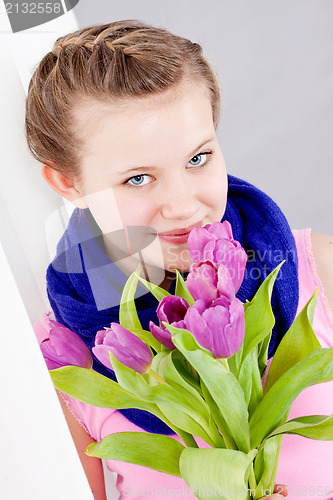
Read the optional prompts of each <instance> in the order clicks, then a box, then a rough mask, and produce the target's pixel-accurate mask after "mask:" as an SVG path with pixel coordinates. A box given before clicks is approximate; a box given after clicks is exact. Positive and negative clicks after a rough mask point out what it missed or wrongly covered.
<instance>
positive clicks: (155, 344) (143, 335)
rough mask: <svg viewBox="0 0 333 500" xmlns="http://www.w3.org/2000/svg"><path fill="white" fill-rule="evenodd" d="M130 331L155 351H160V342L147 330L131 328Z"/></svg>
mask: <svg viewBox="0 0 333 500" xmlns="http://www.w3.org/2000/svg"><path fill="white" fill-rule="evenodd" d="M131 332H132V333H134V334H135V335H136V336H137V337H138V338H139V339H140V340H142V341H143V342H144V343H145V344H147V345H149V346H150V347H152V348H153V349H154V350H155V351H156V352H160V350H161V348H162V346H161V344H160V342H159V341H158V340H157V339H155V337H154V336H153V335H152V334H151V333H150V332H149V331H148V330H142V328H141V329H140V330H135V329H132V330H131Z"/></svg>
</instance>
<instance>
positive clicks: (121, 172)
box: [116, 137, 215, 175]
mask: <svg viewBox="0 0 333 500" xmlns="http://www.w3.org/2000/svg"><path fill="white" fill-rule="evenodd" d="M214 139H215V137H210V138H209V139H206V140H204V141H203V142H202V143H201V144H200V145H199V146H198V147H196V148H195V149H194V150H193V151H192V152H191V153H190V154H189V157H190V158H193V156H195V154H196V153H197V152H198V151H200V149H201V148H202V147H203V146H204V145H205V144H207V143H208V142H211V141H213V140H214ZM197 154H198V153H197ZM151 170H157V168H156V167H133V168H129V169H128V170H124V171H118V172H116V173H117V174H120V175H125V174H130V173H131V172H150V171H151Z"/></svg>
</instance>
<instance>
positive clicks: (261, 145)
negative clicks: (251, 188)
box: [74, 0, 333, 235]
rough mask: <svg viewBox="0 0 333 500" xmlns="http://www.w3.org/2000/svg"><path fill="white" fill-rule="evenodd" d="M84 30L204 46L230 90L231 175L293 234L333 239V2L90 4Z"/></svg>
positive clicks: (83, 13)
mask: <svg viewBox="0 0 333 500" xmlns="http://www.w3.org/2000/svg"><path fill="white" fill-rule="evenodd" d="M74 14H75V16H76V18H77V20H78V23H79V25H80V26H87V25H90V24H98V23H105V22H110V21H115V20H119V19H133V18H135V19H140V20H142V21H145V22H149V23H151V24H154V25H158V26H162V27H166V28H167V29H169V30H171V31H173V32H174V33H176V34H179V35H182V36H185V37H188V38H190V39H191V40H192V41H196V42H199V43H200V44H202V46H203V48H204V52H205V54H206V57H207V58H208V60H209V61H210V62H211V63H212V65H213V66H214V67H215V69H216V71H217V73H218V76H219V79H220V84H221V89H222V102H223V107H222V120H221V124H220V127H219V138H220V143H221V146H222V150H223V152H224V156H225V159H226V163H227V167H228V171H229V172H230V173H231V174H233V175H236V176H238V177H241V178H244V179H246V180H248V181H249V182H252V183H253V184H255V185H256V186H258V187H259V188H261V189H263V190H264V191H265V192H267V193H268V194H269V195H270V196H272V198H273V199H274V200H275V201H276V202H277V203H278V204H279V205H280V207H281V208H282V210H283V211H284V212H285V214H286V216H287V218H288V219H289V222H290V225H291V226H292V227H293V228H297V229H302V228H304V227H311V228H312V230H313V231H315V232H322V233H326V234H331V235H332V234H333V223H332V213H333V197H332V187H333V173H332V170H333V169H332V160H333V141H332V132H333V91H332V89H333V64H332V62H333V1H332V0H206V1H205V2H204V1H202V0H168V1H163V2H162V1H158V0H139V1H138V0H122V1H117V2H114V1H110V0H99V1H98V2H92V1H91V0H80V2H79V3H78V5H77V6H76V7H75V8H74Z"/></svg>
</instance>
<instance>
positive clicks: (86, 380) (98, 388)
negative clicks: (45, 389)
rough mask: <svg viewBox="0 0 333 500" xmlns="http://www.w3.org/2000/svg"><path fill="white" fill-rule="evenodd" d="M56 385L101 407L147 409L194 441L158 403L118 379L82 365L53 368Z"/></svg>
mask: <svg viewBox="0 0 333 500" xmlns="http://www.w3.org/2000/svg"><path fill="white" fill-rule="evenodd" d="M50 375H51V378H52V380H53V383H54V386H55V387H56V388H57V389H58V390H59V391H61V392H63V393H64V394H68V396H71V397H73V398H75V399H77V400H78V401H82V403H86V404H90V405H92V406H98V407H101V408H114V409H117V410H120V409H127V408H137V409H138V410H145V411H148V412H150V413H152V414H153V415H155V416H156V417H157V418H159V419H160V420H162V421H163V422H164V423H165V424H166V425H168V426H169V427H171V429H173V430H174V431H175V432H176V433H177V434H178V435H179V436H180V437H181V438H182V439H183V440H184V442H191V441H193V438H192V436H190V437H188V436H187V435H186V432H184V431H182V430H181V429H179V428H178V426H177V425H176V424H173V423H172V422H170V421H169V420H168V419H167V418H166V417H165V415H163V413H162V412H161V411H160V409H159V408H158V406H157V405H156V404H154V403H150V402H147V401H143V400H142V399H140V397H138V396H137V395H135V394H133V393H132V392H130V391H127V390H126V389H124V388H123V387H121V385H119V384H118V383H117V382H114V381H113V380H111V379H109V378H108V377H104V375H101V374H100V373H97V372H95V371H94V370H89V369H87V368H81V367H79V366H63V367H61V368H57V369H55V370H50Z"/></svg>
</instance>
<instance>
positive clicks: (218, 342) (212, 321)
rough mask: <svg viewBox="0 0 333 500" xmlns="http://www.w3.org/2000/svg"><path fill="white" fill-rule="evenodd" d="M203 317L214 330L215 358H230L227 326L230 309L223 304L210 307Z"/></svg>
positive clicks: (213, 349)
mask: <svg viewBox="0 0 333 500" xmlns="http://www.w3.org/2000/svg"><path fill="white" fill-rule="evenodd" d="M202 317H203V318H204V320H205V321H206V323H207V325H208V326H209V329H210V331H211V332H212V344H213V345H212V350H211V352H212V354H213V356H214V357H215V358H228V357H229V348H228V343H227V341H226V333H225V329H226V326H227V325H228V324H229V321H230V314H229V311H228V309H226V308H225V307H222V306H216V307H210V308H209V309H207V310H206V311H205V312H204V313H203V315H202Z"/></svg>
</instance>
